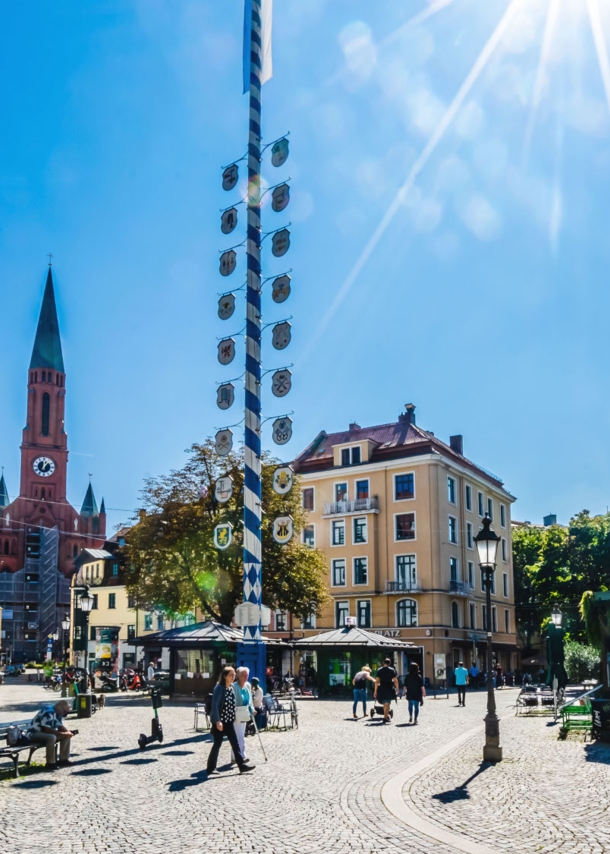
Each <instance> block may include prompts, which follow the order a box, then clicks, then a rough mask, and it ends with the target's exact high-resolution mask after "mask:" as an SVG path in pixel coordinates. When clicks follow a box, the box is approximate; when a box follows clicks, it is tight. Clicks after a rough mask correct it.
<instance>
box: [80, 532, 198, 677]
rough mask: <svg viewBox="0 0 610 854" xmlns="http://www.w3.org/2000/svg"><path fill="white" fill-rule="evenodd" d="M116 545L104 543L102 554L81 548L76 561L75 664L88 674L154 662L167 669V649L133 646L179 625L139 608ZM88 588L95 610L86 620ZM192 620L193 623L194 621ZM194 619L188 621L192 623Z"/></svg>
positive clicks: (162, 615) (158, 614) (115, 543)
mask: <svg viewBox="0 0 610 854" xmlns="http://www.w3.org/2000/svg"><path fill="white" fill-rule="evenodd" d="M117 545H118V543H117V542H112V541H110V542H106V543H105V544H104V546H105V548H104V549H83V550H82V551H81V553H80V555H79V557H78V558H77V559H76V561H75V563H76V566H77V567H78V571H77V573H76V575H75V576H74V577H73V579H72V597H71V625H72V649H73V652H74V656H75V657H74V658H73V659H72V661H73V663H75V664H78V665H79V666H81V667H82V666H84V662H85V660H86V662H87V666H88V668H89V669H91V668H97V667H100V666H101V667H104V668H106V669H108V668H109V669H112V668H115V667H116V668H117V669H119V670H121V669H124V668H127V667H136V666H140V665H141V666H147V665H148V662H149V661H150V660H151V659H152V660H153V661H155V663H156V665H157V666H158V667H161V668H163V669H167V668H168V667H169V650H167V649H165V650H164V649H162V648H161V647H159V648H158V649H151V650H147V651H146V654H145V653H144V649H143V648H142V647H137V646H136V645H135V644H133V643H132V641H133V639H134V638H136V637H139V636H142V635H146V634H151V633H153V632H157V631H163V630H165V629H170V628H174V627H176V626H177V625H181V623H180V622H176V621H175V620H168V619H167V618H166V617H165V615H164V614H163V613H161V612H156V611H146V610H142V609H139V608H136V607H135V602H134V601H133V599H132V598H131V597H130V596H128V594H127V590H126V587H125V570H124V567H123V565H122V562H121V560H120V558H119V556H118V555H117V554H116V553H115V552H116V549H117ZM85 587H86V588H88V590H89V593H90V594H91V595H92V596H93V608H92V609H91V611H90V612H89V614H88V619H86V618H84V616H83V614H82V613H81V612H80V610H79V608H78V600H79V596H80V590H81V589H83V588H85ZM194 619H195V618H194V617H193V618H192V621H193V622H194ZM189 621H191V620H190V617H189V618H187V620H186V622H189Z"/></svg>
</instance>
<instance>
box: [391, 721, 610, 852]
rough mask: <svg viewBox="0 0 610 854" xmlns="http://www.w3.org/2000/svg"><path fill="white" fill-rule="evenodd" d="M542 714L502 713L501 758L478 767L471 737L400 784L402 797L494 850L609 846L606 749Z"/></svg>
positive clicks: (476, 743)
mask: <svg viewBox="0 0 610 854" xmlns="http://www.w3.org/2000/svg"><path fill="white" fill-rule="evenodd" d="M559 726H560V724H554V723H553V721H552V720H549V719H548V718H533V717H526V716H519V717H515V716H514V715H510V716H509V715H505V717H504V718H503V719H502V721H501V724H500V729H501V741H502V746H503V749H504V757H505V758H504V760H503V762H501V763H499V764H497V765H495V766H489V765H487V766H486V765H483V764H482V762H481V739H480V737H475V738H472V739H470V740H469V741H467V742H466V743H465V744H464V745H462V746H461V747H460V748H459V749H457V750H455V751H452V752H451V753H450V754H449V755H448V756H446V757H445V758H443V759H442V760H441V761H439V762H437V763H436V764H435V765H434V766H433V767H431V768H429V769H428V770H426V771H425V772H424V773H423V774H422V775H421V776H419V777H418V778H416V779H415V780H412V781H411V782H410V783H407V784H406V785H405V787H404V789H403V798H404V799H405V801H406V803H407V804H408V805H409V806H410V807H411V808H412V809H414V810H415V811H416V812H417V813H419V814H420V815H421V816H422V817H425V818H426V819H427V820H428V821H432V822H434V823H435V824H437V825H439V826H441V827H444V828H446V829H449V830H452V831H454V832H457V833H460V834H463V835H465V836H468V837H469V838H470V839H472V840H475V841H477V842H480V843H483V844H486V845H488V846H490V847H491V848H492V849H494V850H496V851H498V852H504V851H506V852H520V854H521V852H537V854H538V853H539V852H551V851H552V852H557V854H591V852H608V851H610V821H609V820H608V814H609V807H610V747H608V746H606V745H603V744H599V743H593V744H591V742H584V737H583V736H582V735H576V734H572V735H570V736H569V737H568V739H567V740H566V741H560V740H558V730H559Z"/></svg>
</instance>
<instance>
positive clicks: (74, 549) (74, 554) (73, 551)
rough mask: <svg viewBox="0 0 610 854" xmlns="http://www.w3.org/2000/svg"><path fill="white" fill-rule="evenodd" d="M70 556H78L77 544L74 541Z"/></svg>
mask: <svg viewBox="0 0 610 854" xmlns="http://www.w3.org/2000/svg"><path fill="white" fill-rule="evenodd" d="M72 557H78V546H77V545H76V543H74V545H73V546H72Z"/></svg>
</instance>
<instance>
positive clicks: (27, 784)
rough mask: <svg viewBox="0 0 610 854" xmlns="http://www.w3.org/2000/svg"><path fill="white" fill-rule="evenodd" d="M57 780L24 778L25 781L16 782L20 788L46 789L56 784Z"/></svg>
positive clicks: (16, 785)
mask: <svg viewBox="0 0 610 854" xmlns="http://www.w3.org/2000/svg"><path fill="white" fill-rule="evenodd" d="M56 785H57V780H24V782H23V783H15V787H16V788H18V789H46V788H47V787H48V786H56Z"/></svg>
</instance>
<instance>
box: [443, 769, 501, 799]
mask: <svg viewBox="0 0 610 854" xmlns="http://www.w3.org/2000/svg"><path fill="white" fill-rule="evenodd" d="M489 767H490V765H489V763H488V762H481V764H480V765H479V767H478V768H477V770H476V771H475V772H474V774H473V775H472V776H471V777H469V778H468V779H467V780H466V781H465V782H464V783H462V785H461V786H456V788H455V789H449V790H448V791H447V792H439V794H438V795H432V800H434V801H440V802H441V803H442V804H452V803H455V801H467V800H469V799H470V795H469V794H468V784H469V783H472V781H473V780H474V779H475V777H478V776H479V774H482V773H483V771H486V770H487V769H488V768H489Z"/></svg>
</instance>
